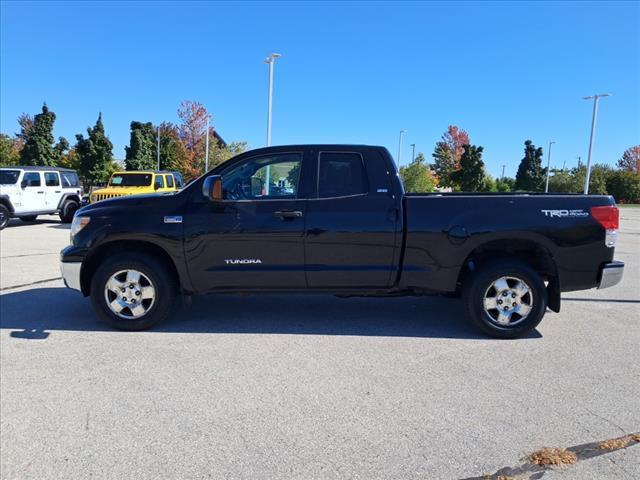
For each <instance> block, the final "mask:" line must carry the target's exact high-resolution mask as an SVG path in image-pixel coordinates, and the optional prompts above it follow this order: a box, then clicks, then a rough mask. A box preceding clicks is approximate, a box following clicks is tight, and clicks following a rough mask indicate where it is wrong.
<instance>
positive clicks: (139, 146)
mask: <svg viewBox="0 0 640 480" xmlns="http://www.w3.org/2000/svg"><path fill="white" fill-rule="evenodd" d="M156 139H157V137H156V129H155V128H154V127H153V125H152V124H151V123H149V122H147V123H142V122H131V138H130V140H129V146H128V147H125V151H126V156H125V160H124V165H125V168H126V169H127V170H155V169H156V168H157V165H158V157H157V155H158V150H157V148H158V147H157V144H156Z"/></svg>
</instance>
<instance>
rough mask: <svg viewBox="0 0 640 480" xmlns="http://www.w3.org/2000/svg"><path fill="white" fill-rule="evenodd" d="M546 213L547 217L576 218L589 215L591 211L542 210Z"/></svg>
mask: <svg viewBox="0 0 640 480" xmlns="http://www.w3.org/2000/svg"><path fill="white" fill-rule="evenodd" d="M540 211H541V212H542V213H544V216H545V217H551V218H568V217H570V218H576V217H588V216H589V212H585V211H584V210H540Z"/></svg>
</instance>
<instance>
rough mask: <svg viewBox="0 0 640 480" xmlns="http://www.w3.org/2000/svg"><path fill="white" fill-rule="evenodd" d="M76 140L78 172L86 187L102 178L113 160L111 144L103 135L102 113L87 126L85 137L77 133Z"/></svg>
mask: <svg viewBox="0 0 640 480" xmlns="http://www.w3.org/2000/svg"><path fill="white" fill-rule="evenodd" d="M76 140H77V142H76V146H75V147H74V148H75V151H76V153H77V155H78V158H79V164H80V169H79V173H80V176H81V177H82V178H83V179H84V182H85V186H87V188H88V187H91V186H92V185H93V184H94V183H95V182H98V181H101V180H103V179H104V176H105V172H107V168H108V167H109V165H110V163H111V162H112V160H113V153H112V151H113V144H112V143H111V141H110V140H109V138H108V137H107V136H106V135H105V132H104V125H103V124H102V113H100V114H99V115H98V120H97V121H96V124H95V126H94V127H89V128H87V138H84V137H83V136H82V135H81V134H78V135H76Z"/></svg>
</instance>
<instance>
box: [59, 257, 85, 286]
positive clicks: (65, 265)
mask: <svg viewBox="0 0 640 480" xmlns="http://www.w3.org/2000/svg"><path fill="white" fill-rule="evenodd" d="M81 268H82V262H60V271H61V272H62V278H63V280H64V284H65V285H66V286H67V287H68V288H71V289H73V290H77V291H79V292H81V291H82V287H81V286H80V269H81Z"/></svg>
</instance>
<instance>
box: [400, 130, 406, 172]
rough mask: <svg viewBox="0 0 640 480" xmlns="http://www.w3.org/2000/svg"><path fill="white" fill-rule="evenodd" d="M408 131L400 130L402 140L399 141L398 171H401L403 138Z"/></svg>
mask: <svg viewBox="0 0 640 480" xmlns="http://www.w3.org/2000/svg"><path fill="white" fill-rule="evenodd" d="M405 132H406V130H400V140H399V141H398V169H400V161H401V160H402V137H403V136H404V134H405Z"/></svg>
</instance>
